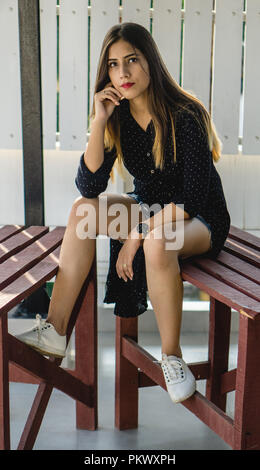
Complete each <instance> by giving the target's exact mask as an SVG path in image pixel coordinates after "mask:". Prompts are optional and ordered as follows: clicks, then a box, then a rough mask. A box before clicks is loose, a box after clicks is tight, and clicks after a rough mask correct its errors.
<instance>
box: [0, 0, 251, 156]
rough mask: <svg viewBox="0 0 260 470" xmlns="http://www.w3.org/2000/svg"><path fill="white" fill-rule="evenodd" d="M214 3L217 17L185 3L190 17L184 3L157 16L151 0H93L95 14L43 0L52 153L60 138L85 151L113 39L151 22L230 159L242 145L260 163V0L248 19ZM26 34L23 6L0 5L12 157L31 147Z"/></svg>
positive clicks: (162, 7)
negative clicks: (100, 71) (23, 88)
mask: <svg viewBox="0 0 260 470" xmlns="http://www.w3.org/2000/svg"><path fill="white" fill-rule="evenodd" d="M215 3H216V4H215V10H214V11H213V10H212V7H213V1H212V0H186V1H185V10H182V9H181V5H182V0H154V1H153V8H151V7H150V6H151V2H150V0H123V1H122V6H121V7H119V1H118V0H92V1H91V6H88V2H87V1H86V0H61V1H60V5H59V6H58V7H57V6H56V1H55V0H40V8H41V17H40V25H41V52H42V96H43V132H44V148H45V149H55V148H56V142H57V140H58V141H59V143H60V149H61V150H82V149H84V148H85V145H86V129H87V111H88V108H89V106H91V105H92V89H93V83H94V79H95V73H96V66H97V60H98V56H99V52H100V47H101V42H102V40H103V37H104V34H105V32H106V31H107V30H108V29H109V28H110V27H111V26H112V25H113V24H116V23H119V21H120V20H121V21H135V22H138V23H140V24H142V25H143V26H145V27H146V28H147V29H149V30H150V20H151V28H152V34H153V36H154V38H155V40H156V42H157V44H158V46H159V49H160V51H161V53H162V56H163V58H164V60H165V62H166V65H167V66H168V69H169V71H170V72H171V74H172V75H173V76H174V77H175V79H176V80H177V81H178V82H179V77H180V72H181V76H182V82H181V85H182V86H183V87H184V88H185V89H188V90H191V91H192V92H193V93H195V94H196V95H197V96H198V97H199V98H200V99H202V101H203V102H204V103H205V105H206V106H207V108H208V109H210V108H212V115H213V119H214V122H215V124H216V127H217V129H218V132H219V134H220V136H221V138H222V140H223V145H224V147H223V151H224V153H225V154H237V153H238V144H239V142H240V143H241V144H242V152H243V154H250V155H252V154H257V155H259V154H260V113H259V109H260V90H259V83H260V60H259V44H260V1H259V0H248V1H247V9H246V11H243V5H244V1H243V0H228V1H227V0H216V2H215ZM57 16H58V18H59V56H58V57H59V81H57ZM88 17H90V21H88ZM243 22H245V25H246V30H245V41H244V44H242V32H243ZM182 24H183V31H182V28H181V26H182ZM18 35H19V33H18V11H17V0H1V2H0V57H1V74H0V102H1V109H0V123H1V126H0V147H1V148H5V149H21V148H22V133H21V109H20V106H21V104H20V72H19V45H18ZM181 42H183V48H181ZM243 47H244V58H243V61H242V50H243ZM89 53H90V62H88V54H89ZM181 55H182V57H181ZM181 59H182V61H181ZM88 63H90V67H88ZM181 64H182V70H181V71H180V67H181ZM242 67H243V75H244V82H243V83H244V89H243V94H242V95H241V71H242ZM89 82H90V83H89ZM57 85H58V86H57ZM89 86H90V94H89V95H88V89H89ZM57 88H58V90H59V133H58V138H57V127H56V123H57ZM241 96H242V99H241ZM88 99H90V103H88ZM210 100H211V101H210ZM239 122H242V126H239Z"/></svg>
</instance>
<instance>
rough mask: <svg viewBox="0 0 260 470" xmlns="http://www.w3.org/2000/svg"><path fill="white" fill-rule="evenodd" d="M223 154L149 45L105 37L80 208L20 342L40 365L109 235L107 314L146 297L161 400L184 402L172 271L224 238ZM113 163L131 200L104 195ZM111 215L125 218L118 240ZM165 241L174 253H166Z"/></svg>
mask: <svg viewBox="0 0 260 470" xmlns="http://www.w3.org/2000/svg"><path fill="white" fill-rule="evenodd" d="M220 152H221V143H220V141H219V139H218V136H217V133H216V130H215V128H214V124H213V122H212V120H211V118H210V116H209V114H208V112H207V110H206V109H205V107H204V106H203V104H202V103H201V102H200V101H199V100H198V99H197V98H196V97H195V96H193V95H192V94H191V93H188V92H186V91H185V90H184V89H182V88H181V87H180V86H179V85H178V84H177V83H176V82H175V80H174V79H173V78H172V77H171V76H170V75H169V73H168V71H167V69H166V66H165V65H164V63H163V61H162V58H161V56H160V54H159V51H158V49H157V46H156V44H155V42H154V40H153V38H152V36H151V35H150V33H149V32H148V31H147V30H146V29H145V28H143V27H142V26H140V25H138V24H134V23H123V24H120V25H116V26H114V27H112V28H111V29H110V31H109V32H108V33H107V35H106V37H105V39H104V42H103V46H102V50H101V55H100V61H99V66H98V72H97V80H96V85H95V93H94V105H93V113H92V125H91V134H90V138H89V142H88V146H87V149H86V151H85V153H84V154H83V155H82V156H81V159H80V164H79V169H78V173H77V177H76V184H77V187H78V189H79V191H80V193H81V197H79V198H78V199H77V200H76V201H75V203H74V204H73V207H72V210H71V213H70V217H69V221H68V226H67V228H66V231H65V236H64V239H63V243H62V247H61V254H60V264H59V271H58V273H57V277H56V281H55V284H54V288H53V293H52V297H51V302H50V308H49V313H48V317H47V320H46V321H44V320H42V319H41V318H40V317H39V316H38V318H37V322H38V323H37V325H36V327H34V328H33V329H31V330H30V331H27V332H25V333H23V334H21V335H19V336H18V338H19V339H20V340H22V341H24V342H26V343H27V344H29V345H31V346H32V347H34V348H36V349H37V350H38V351H40V352H42V353H43V354H48V355H54V356H60V357H63V356H64V355H65V350H66V329H67V325H68V321H69V318H70V315H71V311H72V308H73V305H74V303H75V300H76V298H77V296H78V294H79V292H80V289H81V287H82V284H83V282H84V280H85V279H86V276H87V275H88V273H89V270H90V267H91V265H92V262H93V257H94V253H95V243H96V242H95V238H96V236H98V235H108V236H109V237H110V239H111V241H110V246H111V253H110V267H109V273H108V279H107V292H106V298H105V301H106V302H113V301H115V302H116V309H115V314H117V315H122V316H134V315H138V314H140V313H142V312H143V311H144V310H146V307H147V304H145V300H144V294H145V295H146V289H147V290H148V293H149V297H150V300H151V303H152V306H153V309H154V312H155V315H156V320H157V324H158V329H159V333H160V338H161V348H162V361H160V362H161V365H162V370H163V373H164V376H165V381H166V385H167V389H168V391H169V394H170V397H171V399H172V400H173V401H174V402H180V401H183V400H185V399H186V398H188V397H189V396H191V395H192V394H193V393H194V391H195V379H194V377H193V375H192V373H191V371H190V370H189V368H188V367H187V365H186V364H185V362H184V360H183V359H182V352H181V347H180V331H181V316H182V300H183V282H182V278H181V275H180V264H179V261H180V260H181V259H183V258H187V257H190V256H194V255H205V254H206V255H207V256H210V257H212V258H214V257H216V256H217V255H218V253H219V252H220V250H221V249H222V247H223V245H224V242H225V240H226V237H227V235H228V232H229V227H230V216H229V213H228V210H227V206H226V201H225V197H224V194H223V188H222V184H221V180H220V177H219V175H218V173H217V171H216V168H215V165H214V161H217V160H218V159H219V157H220ZM115 162H116V164H117V165H119V168H120V165H122V163H123V164H124V165H125V167H126V168H127V169H128V171H129V172H130V173H131V174H132V175H133V176H134V191H133V192H129V193H126V194H122V195H118V194H108V193H105V194H104V191H105V189H106V186H107V183H108V179H109V176H110V174H111V170H112V167H113V165H114V163H115ZM117 204H120V207H123V208H124V210H125V214H126V215H127V217H126V218H125V219H124V220H125V225H124V226H123V227H121V228H120V234H119V235H118V231H117V230H116V225H117V224H116V219H117V216H118V215H117V212H116V210H115V208H118V207H119V206H117ZM151 206H152V207H153V208H154V207H155V208H156V209H155V210H154V211H153V212H150V211H149V208H150V207H151ZM133 209H137V214H138V215H137V219H136V217H134V219H135V220H133V217H131V214H133V213H134V211H133ZM86 212H87V216H88V217H87V220H88V232H87V234H86V233H85V232H84V231H82V227H83V226H84V225H86V224H85V221H86V219H84V217H86ZM144 220H145V221H144ZM181 221H182V223H180V222H181ZM80 227H81V229H80ZM172 233H175V237H176V240H182V243H179V244H178V243H175V244H173V245H171V246H170V249H169V248H167V246H166V245H167V243H168V242H169V239H170V238H171V234H172ZM118 238H119V240H118ZM126 295H127V297H126Z"/></svg>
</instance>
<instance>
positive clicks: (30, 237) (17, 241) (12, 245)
mask: <svg viewBox="0 0 260 470" xmlns="http://www.w3.org/2000/svg"><path fill="white" fill-rule="evenodd" d="M48 230H49V229H48V227H42V226H32V227H28V228H27V229H25V230H23V231H22V232H20V233H18V234H17V235H14V236H13V237H10V238H8V239H7V240H6V241H4V242H3V243H1V244H0V262H3V261H4V260H6V259H7V258H9V257H10V256H12V255H14V254H15V253H17V252H18V251H20V250H22V249H23V248H25V247H26V246H28V245H30V244H31V243H33V242H34V241H35V240H38V239H39V238H40V237H41V236H42V235H44V234H45V233H47V232H48Z"/></svg>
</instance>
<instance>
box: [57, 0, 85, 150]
mask: <svg viewBox="0 0 260 470" xmlns="http://www.w3.org/2000/svg"><path fill="white" fill-rule="evenodd" d="M59 19H60V23H59V25H60V26H59V31H60V47H59V51H60V55H59V58H60V64H59V73H60V76H59V87H60V101H59V102H60V114H59V116H60V149H61V150H81V151H82V149H84V148H85V147H86V140H87V134H86V130H87V109H88V86H87V84H88V60H87V59H88V2H86V0H69V1H68V0H67V1H62V2H61V3H60V16H59Z"/></svg>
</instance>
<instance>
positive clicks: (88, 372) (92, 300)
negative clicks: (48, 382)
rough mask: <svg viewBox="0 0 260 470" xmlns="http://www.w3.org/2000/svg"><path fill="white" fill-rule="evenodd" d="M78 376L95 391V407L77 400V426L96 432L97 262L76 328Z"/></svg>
mask: <svg viewBox="0 0 260 470" xmlns="http://www.w3.org/2000/svg"><path fill="white" fill-rule="evenodd" d="M75 353H76V370H75V372H76V376H77V377H78V378H79V379H81V380H82V382H84V383H85V384H87V385H90V386H91V387H92V390H93V407H91V408H90V407H88V406H86V405H84V404H83V403H81V402H79V401H77V402H76V426H77V428H78V429H88V430H89V431H94V430H95V429H96V428H97V425H98V403H97V401H98V392H97V390H98V384H97V375H98V374H97V369H98V364H97V279H96V261H94V263H93V265H92V268H91V272H90V281H89V284H88V287H87V290H86V294H85V297H84V300H83V303H82V305H81V309H80V312H79V316H78V319H77V322H76V327H75Z"/></svg>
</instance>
